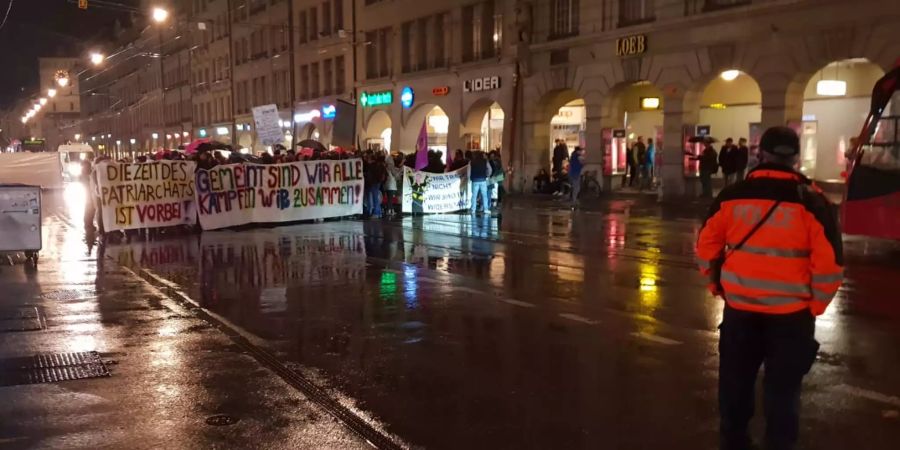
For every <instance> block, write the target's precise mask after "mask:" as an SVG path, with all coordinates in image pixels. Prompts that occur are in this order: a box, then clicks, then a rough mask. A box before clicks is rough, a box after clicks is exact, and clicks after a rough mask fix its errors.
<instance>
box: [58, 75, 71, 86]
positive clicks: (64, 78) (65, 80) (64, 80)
mask: <svg viewBox="0 0 900 450" xmlns="http://www.w3.org/2000/svg"><path fill="white" fill-rule="evenodd" d="M56 84H58V85H59V87H66V86H68V85H69V74H67V73H65V72H60V73H58V74H56Z"/></svg>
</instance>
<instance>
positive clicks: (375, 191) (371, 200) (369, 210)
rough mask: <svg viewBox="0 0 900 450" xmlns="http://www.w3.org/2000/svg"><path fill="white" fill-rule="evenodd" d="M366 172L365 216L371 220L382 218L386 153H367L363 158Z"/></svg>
mask: <svg viewBox="0 0 900 450" xmlns="http://www.w3.org/2000/svg"><path fill="white" fill-rule="evenodd" d="M363 167H364V169H363V170H364V172H365V190H366V194H365V201H364V202H363V215H364V216H367V217H371V218H376V219H377V218H379V217H381V186H382V185H383V184H384V182H385V180H387V169H386V168H385V163H384V153H380V152H379V154H377V155H376V154H373V153H372V152H371V151H369V152H366V154H365V157H364V158H363Z"/></svg>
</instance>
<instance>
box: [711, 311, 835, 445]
mask: <svg viewBox="0 0 900 450" xmlns="http://www.w3.org/2000/svg"><path fill="white" fill-rule="evenodd" d="M815 326H816V319H815V317H813V315H812V314H811V313H810V312H809V311H808V310H803V311H799V312H796V313H793V314H784V315H775V314H760V313H752V312H747V311H740V310H737V309H733V308H731V307H729V306H726V307H725V314H724V318H723V320H722V325H721V326H720V329H721V332H720V335H719V414H720V421H721V422H720V428H719V432H720V438H721V448H722V449H723V450H724V449H728V450H732V449H739V450H744V449H749V448H750V437H749V435H748V433H747V426H748V424H749V422H750V419H751V418H752V417H753V406H754V403H755V394H754V388H755V386H756V375H757V373H758V372H759V367H760V366H761V365H764V366H765V376H764V378H763V389H764V391H765V392H764V395H763V404H764V407H765V416H766V437H765V445H766V446H765V448H766V449H769V450H775V449H779V450H780V449H790V448H793V447H794V445H795V443H796V442H797V435H798V432H799V422H800V388H801V386H802V383H803V376H804V375H806V373H807V372H809V369H810V367H811V366H812V363H813V361H814V360H815V358H816V352H817V351H818V349H819V343H818V342H816V340H815V338H814V333H815Z"/></svg>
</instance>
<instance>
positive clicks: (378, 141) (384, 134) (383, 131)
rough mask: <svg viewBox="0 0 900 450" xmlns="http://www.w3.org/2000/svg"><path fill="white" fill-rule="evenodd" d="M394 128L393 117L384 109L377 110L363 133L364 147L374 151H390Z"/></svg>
mask: <svg viewBox="0 0 900 450" xmlns="http://www.w3.org/2000/svg"><path fill="white" fill-rule="evenodd" d="M392 135H393V130H392V129H391V117H390V116H388V114H387V113H386V112H384V111H375V112H374V113H373V114H372V116H371V117H369V122H368V123H367V124H366V128H365V131H364V133H363V138H364V141H363V148H365V149H367V150H374V151H390V150H391V143H392V142H391V141H392V139H391V138H392Z"/></svg>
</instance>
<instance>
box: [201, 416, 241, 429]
mask: <svg viewBox="0 0 900 450" xmlns="http://www.w3.org/2000/svg"><path fill="white" fill-rule="evenodd" d="M237 421H238V419H237V418H236V417H232V416H229V415H227V414H216V415H214V416H209V417H207V418H206V424H207V425H212V426H214V427H224V426H226V425H234V424H236V423H237Z"/></svg>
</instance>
